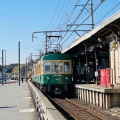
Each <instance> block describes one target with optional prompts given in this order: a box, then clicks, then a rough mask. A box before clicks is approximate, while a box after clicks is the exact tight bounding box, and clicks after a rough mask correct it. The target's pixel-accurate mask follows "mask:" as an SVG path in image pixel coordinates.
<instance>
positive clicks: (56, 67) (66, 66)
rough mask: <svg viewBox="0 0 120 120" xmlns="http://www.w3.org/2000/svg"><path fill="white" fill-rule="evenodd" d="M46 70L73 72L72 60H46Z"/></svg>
mask: <svg viewBox="0 0 120 120" xmlns="http://www.w3.org/2000/svg"><path fill="white" fill-rule="evenodd" d="M44 72H54V73H62V72H66V73H68V72H71V69H70V62H67V61H66V62H63V61H60V62H59V61H58V62H57V61H54V62H44Z"/></svg>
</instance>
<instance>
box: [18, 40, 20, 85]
mask: <svg viewBox="0 0 120 120" xmlns="http://www.w3.org/2000/svg"><path fill="white" fill-rule="evenodd" d="M18 76H19V86H20V41H19V42H18Z"/></svg>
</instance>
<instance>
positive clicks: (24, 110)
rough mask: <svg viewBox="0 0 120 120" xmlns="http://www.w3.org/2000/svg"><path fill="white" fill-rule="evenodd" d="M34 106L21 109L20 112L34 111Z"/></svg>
mask: <svg viewBox="0 0 120 120" xmlns="http://www.w3.org/2000/svg"><path fill="white" fill-rule="evenodd" d="M34 111H35V109H34V108H29V109H20V110H19V113H28V112H34Z"/></svg>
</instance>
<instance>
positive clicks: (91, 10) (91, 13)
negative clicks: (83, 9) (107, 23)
mask: <svg viewBox="0 0 120 120" xmlns="http://www.w3.org/2000/svg"><path fill="white" fill-rule="evenodd" d="M90 15H91V26H92V30H93V29H94V18H93V2H92V0H90Z"/></svg>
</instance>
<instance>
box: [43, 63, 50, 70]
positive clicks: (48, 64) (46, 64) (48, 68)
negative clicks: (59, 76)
mask: <svg viewBox="0 0 120 120" xmlns="http://www.w3.org/2000/svg"><path fill="white" fill-rule="evenodd" d="M50 66H51V62H45V63H44V72H50Z"/></svg>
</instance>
